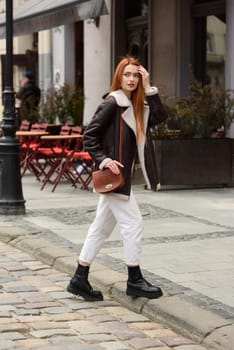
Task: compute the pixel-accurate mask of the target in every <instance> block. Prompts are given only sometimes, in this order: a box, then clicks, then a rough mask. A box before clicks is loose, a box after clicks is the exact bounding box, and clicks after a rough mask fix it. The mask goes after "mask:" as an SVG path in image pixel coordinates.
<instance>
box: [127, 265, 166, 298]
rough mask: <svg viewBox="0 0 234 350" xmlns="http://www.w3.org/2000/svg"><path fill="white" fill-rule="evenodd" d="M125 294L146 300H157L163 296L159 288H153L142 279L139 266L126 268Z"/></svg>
mask: <svg viewBox="0 0 234 350" xmlns="http://www.w3.org/2000/svg"><path fill="white" fill-rule="evenodd" d="M126 294H127V295H131V296H132V297H144V298H148V299H157V298H159V297H161V296H162V295H163V293H162V290H161V288H159V287H155V286H153V285H152V284H150V283H149V282H147V281H146V280H145V279H144V278H143V276H142V273H141V270H140V267H139V266H131V267H130V266H128V281H127V290H126Z"/></svg>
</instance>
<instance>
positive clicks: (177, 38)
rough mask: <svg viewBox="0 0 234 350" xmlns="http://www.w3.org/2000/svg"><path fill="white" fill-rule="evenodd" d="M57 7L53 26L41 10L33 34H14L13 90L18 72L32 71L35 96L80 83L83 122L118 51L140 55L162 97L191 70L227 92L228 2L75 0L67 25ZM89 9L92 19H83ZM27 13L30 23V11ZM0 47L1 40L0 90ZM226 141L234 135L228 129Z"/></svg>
mask: <svg viewBox="0 0 234 350" xmlns="http://www.w3.org/2000/svg"><path fill="white" fill-rule="evenodd" d="M4 2H5V1H3V0H0V13H1V12H3V13H4ZM33 2H35V0H25V1H23V0H15V1H14V9H15V11H16V12H17V8H18V9H19V8H20V7H21V6H23V5H25V4H26V3H28V4H29V3H31V4H32V3H33ZM37 2H38V3H40V1H37ZM103 2H104V3H105V4H104V5H105V10H104V7H103V6H104V5H103ZM50 3H51V4H52V3H53V1H48V6H52V5H50ZM58 3H60V8H58V9H56V11H60V18H61V21H60V23H59V25H57V24H58V22H57V21H56V20H55V17H56V13H57V12H56V11H55V13H54V17H53V18H52V17H50V18H49V20H48V13H47V17H46V16H45V14H44V12H42V16H41V22H43V21H44V22H43V23H41V22H40V23H38V21H37V20H35V23H37V28H36V29H38V28H39V29H40V30H37V31H35V32H33V33H30V34H28V35H19V34H18V36H15V38H14V54H15V61H14V63H15V66H14V88H15V89H16V90H17V89H18V88H19V84H20V79H21V76H22V72H23V71H24V70H25V69H32V70H33V71H34V72H35V74H36V76H37V80H38V83H39V85H40V87H41V89H42V90H43V91H46V89H48V88H49V87H51V86H55V87H56V86H59V85H62V84H64V83H65V82H66V83H68V84H70V85H79V86H82V88H83V91H84V98H85V107H84V115H83V122H84V124H87V123H88V121H89V120H90V118H91V117H92V115H93V113H94V112H95V109H96V107H97V105H98V104H99V103H100V102H101V100H102V96H103V95H104V94H105V93H106V92H108V90H109V87H110V83H111V77H112V74H113V71H114V68H115V66H116V63H117V62H118V60H119V58H120V57H121V56H123V55H125V54H126V53H131V54H133V55H136V56H139V57H140V59H141V61H142V63H143V64H144V65H145V66H146V67H147V68H148V69H149V71H150V73H151V77H152V81H153V83H154V84H155V85H157V86H158V87H159V88H160V91H161V92H162V93H163V94H165V95H168V96H183V95H187V94H188V93H189V85H190V81H191V70H192V72H193V73H194V75H195V76H196V78H197V79H199V80H200V81H201V82H202V83H204V84H205V83H211V84H213V85H220V86H223V87H225V88H227V89H234V40H233V37H234V24H233V18H234V1H232V0H211V1H210V0H105V1H102V0H96V1H94V0H89V1H85V2H84V1H83V2H82V6H83V8H82V9H81V8H80V7H79V6H80V1H74V0H73V1H70V6H71V7H72V6H74V3H76V4H77V13H78V17H77V18H76V19H74V21H73V22H72V21H71V20H68V17H69V14H68V13H69V12H68V10H69V6H68V5H69V4H68V3H69V1H68V2H66V3H67V6H66V9H65V8H64V7H63V5H62V4H63V3H65V2H64V1H59V2H58ZM84 6H86V8H84ZM94 8H95V11H96V12H95V13H96V15H92V16H91V13H93V12H94ZM97 8H98V10H97ZM81 10H82V11H83V12H82V11H81ZM91 10H92V11H93V12H90V11H91ZM62 11H64V16H61V13H62ZM85 11H86V14H85V15H83V13H84V12H85ZM97 11H99V12H97ZM30 15H31V20H32V21H33V20H34V18H36V17H35V16H36V14H33V13H32V14H30ZM50 16H52V15H51V14H50ZM58 17H59V16H57V18H58ZM16 21H17V19H16ZM19 22H20V16H19ZM21 22H22V23H20V25H21V26H18V27H20V30H21V32H20V34H22V32H23V30H22V28H23V27H24V26H25V30H26V29H28V28H26V24H27V23H26V22H27V21H26V20H24V19H22V21H21ZM30 28H33V26H31V27H30ZM0 29H1V20H0ZM31 30H32V29H31ZM16 35H17V33H16ZM4 47H5V43H4V39H1V40H0V54H1V80H2V84H1V86H2V87H3V86H4V74H3V73H4V50H5V48H4ZM17 56H18V57H17ZM230 136H232V137H234V133H233V132H232V130H231V132H230Z"/></svg>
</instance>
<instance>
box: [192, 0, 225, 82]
mask: <svg viewBox="0 0 234 350" xmlns="http://www.w3.org/2000/svg"><path fill="white" fill-rule="evenodd" d="M192 17H193V19H194V36H195V38H194V72H195V75H196V78H197V79H199V80H200V81H201V82H202V83H203V84H208V83H210V84H212V85H215V86H221V87H224V86H225V52H226V48H225V41H226V20H225V0H218V1H207V0H206V1H204V0H197V1H195V2H194V5H193V6H192Z"/></svg>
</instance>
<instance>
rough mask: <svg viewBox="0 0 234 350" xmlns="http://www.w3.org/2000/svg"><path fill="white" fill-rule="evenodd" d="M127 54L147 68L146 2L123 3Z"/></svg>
mask: <svg viewBox="0 0 234 350" xmlns="http://www.w3.org/2000/svg"><path fill="white" fill-rule="evenodd" d="M125 4H126V5H125V6H126V8H125V13H126V29H127V53H129V54H131V55H133V56H135V57H139V58H140V60H141V62H142V64H143V65H145V66H146V67H147V66H148V0H128V1H126V2H125Z"/></svg>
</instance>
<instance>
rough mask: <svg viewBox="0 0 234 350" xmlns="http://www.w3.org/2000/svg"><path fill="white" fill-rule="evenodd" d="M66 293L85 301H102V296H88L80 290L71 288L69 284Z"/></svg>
mask: <svg viewBox="0 0 234 350" xmlns="http://www.w3.org/2000/svg"><path fill="white" fill-rule="evenodd" d="M67 291H68V293H71V294H74V295H80V296H81V297H83V298H84V299H85V300H87V301H102V300H103V295H102V294H101V293H100V295H93V296H92V295H90V294H88V293H86V292H84V291H83V290H82V289H78V288H73V287H72V286H71V284H69V285H68V286H67Z"/></svg>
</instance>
